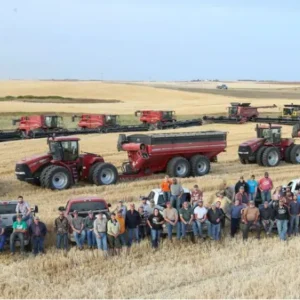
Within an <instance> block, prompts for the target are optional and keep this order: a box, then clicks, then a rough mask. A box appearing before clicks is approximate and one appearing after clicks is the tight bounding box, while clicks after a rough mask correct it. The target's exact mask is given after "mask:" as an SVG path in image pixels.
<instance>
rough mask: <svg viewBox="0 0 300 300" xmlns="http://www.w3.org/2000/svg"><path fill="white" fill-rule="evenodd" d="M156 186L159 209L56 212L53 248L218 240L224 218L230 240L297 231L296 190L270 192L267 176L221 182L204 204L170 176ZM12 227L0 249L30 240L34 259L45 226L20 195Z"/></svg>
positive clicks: (0, 236)
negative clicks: (232, 183) (251, 233)
mask: <svg viewBox="0 0 300 300" xmlns="http://www.w3.org/2000/svg"><path fill="white" fill-rule="evenodd" d="M160 188H161V193H162V195H163V199H164V203H165V205H163V206H160V205H158V204H157V203H155V202H154V200H153V199H148V198H147V197H142V198H141V203H140V205H139V206H138V209H137V210H136V208H135V204H134V203H130V204H129V208H127V206H126V205H125V204H124V201H122V200H120V201H119V204H118V206H117V207H116V208H115V209H114V210H111V211H108V212H107V213H97V215H96V216H95V215H94V213H93V211H89V212H88V215H87V217H85V218H83V217H82V216H81V215H80V214H79V212H78V211H76V210H75V211H73V212H72V217H71V218H69V217H68V216H66V215H65V212H64V211H59V216H58V217H57V218H56V219H55V221H54V231H55V234H56V248H57V249H64V250H65V251H67V250H68V249H69V238H70V233H71V236H72V237H73V240H74V241H75V243H76V246H77V248H78V249H79V250H83V249H84V247H86V246H85V245H87V247H88V248H89V249H94V248H97V249H99V250H101V251H102V252H103V254H104V255H105V256H106V255H119V254H120V252H121V251H122V249H124V248H126V249H127V251H128V250H129V249H130V247H131V246H132V244H133V243H140V242H141V240H144V239H150V241H151V245H152V247H153V249H154V250H157V249H158V247H159V245H160V241H161V236H162V235H163V234H165V235H166V236H167V240H169V241H170V242H172V240H173V233H175V232H176V238H177V240H185V239H186V238H187V236H188V235H190V236H191V237H192V239H191V240H192V241H193V242H197V241H198V240H199V241H201V240H205V239H206V238H208V239H211V240H214V241H218V240H220V239H221V236H222V235H224V234H223V232H224V230H225V228H226V226H225V225H226V224H225V223H226V220H228V221H227V222H229V223H230V226H229V227H230V236H231V237H232V238H233V237H235V235H236V234H237V232H238V231H239V230H242V236H243V240H247V238H248V234H249V231H254V232H255V233H256V238H258V239H259V238H260V235H261V232H262V231H264V232H265V234H266V236H270V235H271V234H273V232H274V230H275V232H276V229H277V233H278V235H279V238H280V240H283V241H285V240H287V236H291V235H298V232H299V215H300V189H299V190H298V191H297V193H296V194H293V193H292V192H291V190H290V188H289V187H286V188H282V187H281V186H280V187H277V188H276V189H275V190H274V186H273V181H272V179H271V178H270V177H269V174H268V173H267V172H266V173H265V174H264V176H263V177H262V178H261V179H260V180H258V181H257V180H256V179H255V176H254V175H252V176H251V178H249V180H247V181H245V180H244V177H243V176H241V177H240V179H239V181H238V182H237V183H236V184H235V186H227V184H226V183H224V186H223V187H222V189H221V190H220V191H219V192H218V193H217V194H216V199H215V201H213V202H212V203H211V204H207V203H206V205H205V204H204V192H203V191H202V190H201V189H200V188H199V187H198V185H194V187H193V189H192V190H191V193H190V199H187V200H188V201H186V200H185V201H182V195H183V193H184V189H183V187H182V186H181V184H180V182H179V181H178V180H177V179H176V178H173V179H170V178H169V177H168V176H165V178H164V179H163V181H162V182H161V184H160ZM273 190H274V192H273V193H272V191H273ZM275 225H276V226H275ZM12 227H13V231H12V233H11V234H10V236H9V235H8V232H7V231H6V228H5V226H4V223H3V222H2V220H1V219H0V251H3V249H4V244H5V240H6V238H8V237H9V242H10V251H11V254H12V255H14V253H15V242H16V240H18V241H19V242H20V251H21V253H23V252H24V241H25V239H26V237H30V239H31V245H32V252H33V253H34V254H35V255H36V254H39V253H44V240H45V236H46V235H47V227H46V225H45V224H44V223H43V222H41V221H40V219H39V217H38V216H34V217H33V216H32V214H31V210H30V206H29V204H28V203H27V202H26V201H24V199H23V197H22V196H19V198H18V205H17V207H16V220H15V221H14V223H13V226H12Z"/></svg>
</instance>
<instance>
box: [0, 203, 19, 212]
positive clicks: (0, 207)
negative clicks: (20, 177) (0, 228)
mask: <svg viewBox="0 0 300 300" xmlns="http://www.w3.org/2000/svg"><path fill="white" fill-rule="evenodd" d="M16 207H17V204H3V203H1V204H0V215H9V214H15V213H16Z"/></svg>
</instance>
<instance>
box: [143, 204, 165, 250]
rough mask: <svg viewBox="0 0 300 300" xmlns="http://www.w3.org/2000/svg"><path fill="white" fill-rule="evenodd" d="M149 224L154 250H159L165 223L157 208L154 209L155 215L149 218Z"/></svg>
mask: <svg viewBox="0 0 300 300" xmlns="http://www.w3.org/2000/svg"><path fill="white" fill-rule="evenodd" d="M147 223H148V225H149V227H150V229H151V241H152V248H154V249H157V248H158V244H159V240H160V236H161V232H162V229H163V227H162V225H163V223H164V218H163V216H162V215H161V214H160V212H159V210H158V209H157V208H154V210H153V214H151V215H150V216H149V218H148V220H147Z"/></svg>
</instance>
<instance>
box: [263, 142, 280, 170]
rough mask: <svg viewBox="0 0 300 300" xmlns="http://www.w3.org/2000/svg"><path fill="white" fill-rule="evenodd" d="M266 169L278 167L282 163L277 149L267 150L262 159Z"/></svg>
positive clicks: (270, 148)
mask: <svg viewBox="0 0 300 300" xmlns="http://www.w3.org/2000/svg"><path fill="white" fill-rule="evenodd" d="M261 161H262V163H263V165H264V166H265V167H276V166H278V165H279V163H280V152H279V150H278V148H276V147H269V148H267V149H266V150H265V151H264V153H263V155H262V159H261Z"/></svg>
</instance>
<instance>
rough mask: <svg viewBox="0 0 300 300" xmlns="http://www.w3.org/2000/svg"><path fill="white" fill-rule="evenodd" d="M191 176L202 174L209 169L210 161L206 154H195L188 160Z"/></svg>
mask: <svg viewBox="0 0 300 300" xmlns="http://www.w3.org/2000/svg"><path fill="white" fill-rule="evenodd" d="M190 163H191V171H192V175H193V176H203V175H206V174H208V173H209V171H210V161H209V159H208V158H207V157H206V156H203V155H195V156H193V157H192V158H191V160H190Z"/></svg>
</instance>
